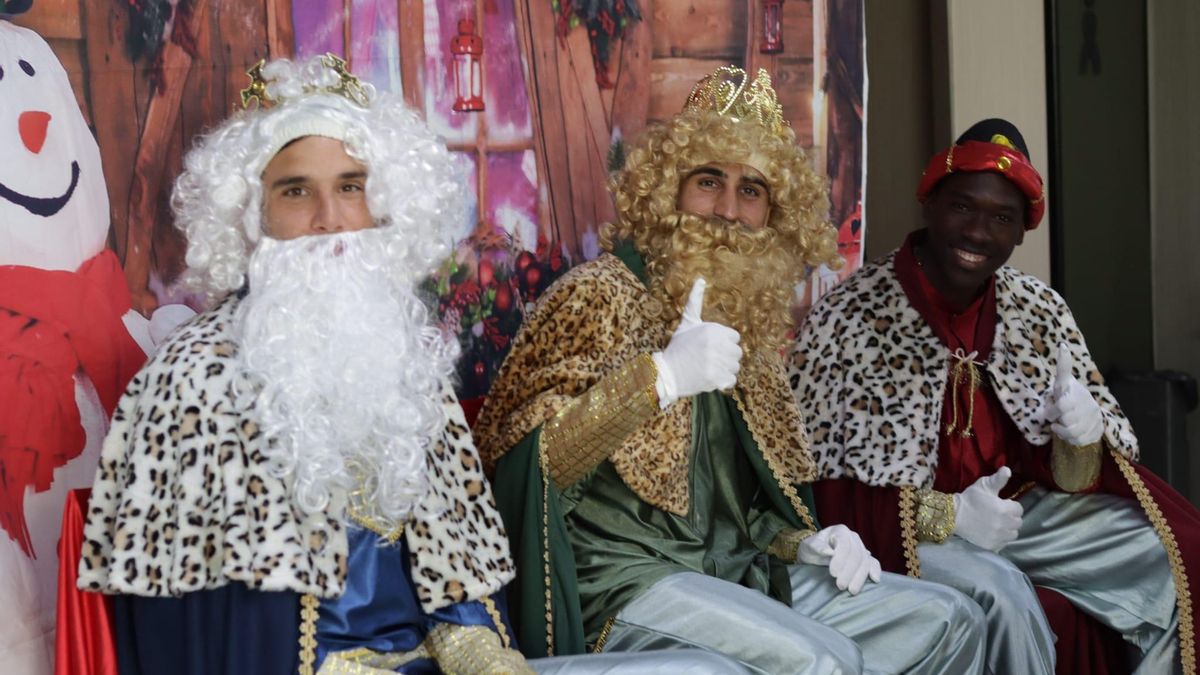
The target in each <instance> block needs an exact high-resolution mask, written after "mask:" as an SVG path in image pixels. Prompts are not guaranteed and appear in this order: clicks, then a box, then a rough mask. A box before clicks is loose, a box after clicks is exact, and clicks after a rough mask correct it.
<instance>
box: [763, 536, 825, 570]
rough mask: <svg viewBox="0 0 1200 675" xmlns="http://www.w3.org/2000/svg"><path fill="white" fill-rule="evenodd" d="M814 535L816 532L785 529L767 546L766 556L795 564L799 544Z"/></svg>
mask: <svg viewBox="0 0 1200 675" xmlns="http://www.w3.org/2000/svg"><path fill="white" fill-rule="evenodd" d="M816 533H817V532H816V530H797V529H794V528H791V527H785V528H783V529H782V530H780V531H779V534H777V535H775V538H774V539H772V540H771V544H770V545H769V546H767V554H768V555H773V556H775V557H776V558H778V559H780V560H782V561H784V562H786V563H789V564H791V563H795V562H796V554H797V553H799V552H800V542H802V541H804V540H805V539H808V538H809V537H811V536H813V535H814V534H816Z"/></svg>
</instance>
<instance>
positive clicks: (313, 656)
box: [297, 593, 321, 675]
mask: <svg viewBox="0 0 1200 675" xmlns="http://www.w3.org/2000/svg"><path fill="white" fill-rule="evenodd" d="M320 606H321V601H320V600H318V599H317V596H315V595H313V594H312V593H305V594H304V595H302V596H300V667H299V668H297V670H298V671H299V673H300V675H313V663H315V662H316V660H317V616H318V615H317V608H318V607H320Z"/></svg>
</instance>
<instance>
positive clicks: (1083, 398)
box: [1046, 343, 1104, 446]
mask: <svg viewBox="0 0 1200 675" xmlns="http://www.w3.org/2000/svg"><path fill="white" fill-rule="evenodd" d="M1046 419H1047V420H1049V421H1050V429H1051V430H1052V431H1053V432H1054V435H1055V436H1058V437H1059V438H1061V439H1062V440H1064V441H1066V442H1068V443H1070V444H1071V445H1075V446H1084V445H1091V444H1092V443H1095V442H1097V441H1099V440H1100V438H1101V437H1102V436H1103V435H1104V415H1103V414H1101V412H1100V404H1099V403H1097V402H1096V399H1095V398H1093V397H1092V393H1091V392H1090V391H1088V389H1087V387H1085V386H1083V383H1082V382H1080V381H1079V380H1077V379H1075V377H1074V376H1073V375H1072V374H1071V352H1070V351H1068V350H1067V345H1066V344H1065V343H1063V344H1060V345H1059V346H1058V372H1057V373H1056V374H1055V376H1054V386H1053V387H1052V388H1051V389H1050V399H1049V400H1048V401H1047V402H1046Z"/></svg>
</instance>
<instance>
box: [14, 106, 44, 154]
mask: <svg viewBox="0 0 1200 675" xmlns="http://www.w3.org/2000/svg"><path fill="white" fill-rule="evenodd" d="M48 126H50V113H48V112H42V111H41V110H26V111H25V112H23V113H21V117H19V118H18V119H17V127H18V128H19V129H20V130H21V142H22V143H24V144H25V147H27V148H29V151H30V152H32V153H33V154H35V155H36V154H37V153H39V152H41V151H42V146H43V145H45V144H46V127H48Z"/></svg>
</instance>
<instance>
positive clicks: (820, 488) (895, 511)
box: [812, 478, 908, 574]
mask: <svg viewBox="0 0 1200 675" xmlns="http://www.w3.org/2000/svg"><path fill="white" fill-rule="evenodd" d="M812 488H813V499H814V500H815V501H816V503H817V519H818V520H819V521H820V522H821V526H822V527H828V526H830V525H845V526H846V527H848V528H850V529H852V530H854V531H855V532H857V533H858V536H860V537H862V540H863V542H864V543H865V544H866V545H867V548H868V549H870V551H871V555H873V556H875V558H876V559H877V560H878V561H879V564H880V565H881V566H882V567H883V569H884V571H887V572H894V573H896V574H908V567H907V565H906V563H905V561H904V539H903V538H902V537H901V536H900V488H897V487H892V486H890V485H888V486H874V485H867V484H866V483H860V482H859V481H857V480H855V479H853V478H835V479H830V480H821V481H817V482H816V483H813V486H812Z"/></svg>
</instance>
